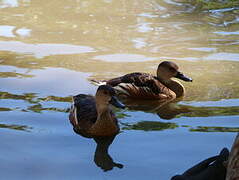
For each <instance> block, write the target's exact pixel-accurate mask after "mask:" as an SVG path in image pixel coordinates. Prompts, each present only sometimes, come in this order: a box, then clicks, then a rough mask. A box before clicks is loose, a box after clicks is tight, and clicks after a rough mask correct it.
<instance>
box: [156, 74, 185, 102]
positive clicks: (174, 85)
mask: <svg viewBox="0 0 239 180" xmlns="http://www.w3.org/2000/svg"><path fill="white" fill-rule="evenodd" d="M158 79H159V81H160V82H161V83H163V84H164V85H165V86H166V87H168V88H169V89H171V90H172V91H173V92H174V93H175V94H176V97H177V98H179V97H182V96H183V95H184V92H185V89H184V87H183V85H182V84H181V83H180V82H178V81H176V80H172V79H167V80H165V79H163V78H159V77H158Z"/></svg>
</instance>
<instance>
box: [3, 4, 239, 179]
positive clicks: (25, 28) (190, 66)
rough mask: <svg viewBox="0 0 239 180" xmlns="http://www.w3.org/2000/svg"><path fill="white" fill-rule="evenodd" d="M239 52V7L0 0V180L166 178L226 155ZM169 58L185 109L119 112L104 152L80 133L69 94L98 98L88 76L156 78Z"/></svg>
mask: <svg viewBox="0 0 239 180" xmlns="http://www.w3.org/2000/svg"><path fill="white" fill-rule="evenodd" d="M238 47H239V9H238V8H228V9H220V10H210V11H203V12H198V11H196V10H195V9H194V7H193V6H191V5H190V4H186V3H182V2H180V1H176V0H175V1H174V0H120V1H119V0H64V1H63V0H51V1H46V0H34V1H31V0H0V133H1V136H0V142H1V148H0V160H1V163H0V169H1V177H4V179H29V180H30V179H33V178H34V179H51V180H52V179H57V180H60V179H83V180H94V179H97V180H101V179H102V180H106V179H107V180H116V179H119V180H122V179H124V180H127V179H139V180H141V179H142V180H144V179H150V180H168V179H170V177H172V176H173V175H175V174H178V173H182V172H183V171H184V170H186V169H187V168H189V167H190V166H192V165H193V164H195V163H197V162H199V161H200V160H202V159H205V158H207V157H209V156H213V155H215V154H217V153H218V152H219V151H220V150H221V149H222V148H223V147H228V148H230V147H231V145H232V143H233V139H234V137H235V135H236V133H235V132H238V131H239V84H238V81H239V76H238V69H239V48H238ZM162 60H171V61H175V62H176V63H177V64H178V65H179V66H180V69H181V71H183V72H184V73H185V74H187V75H188V76H190V77H192V78H193V79H194V81H193V83H184V82H183V84H184V85H185V88H186V95H185V97H184V98H183V99H182V100H181V101H178V102H174V103H171V104H168V105H166V106H163V107H156V110H155V104H149V105H148V106H144V105H142V104H141V106H139V105H138V104H137V103H136V102H135V103H133V104H131V106H129V108H128V109H126V110H119V109H116V110H115V112H116V115H117V117H118V119H119V123H120V126H121V131H122V132H121V133H120V134H119V135H117V136H116V137H115V139H114V140H113V142H112V144H111V145H110V146H109V154H107V152H105V153H102V152H98V150H97V151H96V152H95V150H96V143H95V141H94V140H93V139H86V138H83V137H81V136H79V135H77V134H75V133H74V132H73V130H72V127H71V125H70V123H69V121H68V110H69V107H70V102H71V96H72V95H76V94H78V93H86V94H92V95H94V93H95V91H96V89H97V87H96V86H94V85H93V84H91V83H90V81H89V79H109V78H112V77H116V76H119V75H123V74H125V73H128V72H135V71H142V72H150V73H155V72H156V68H157V65H158V64H159V62H161V61H162ZM152 107H154V108H153V109H152ZM108 145H109V144H108ZM107 148H108V147H106V149H107ZM110 156H111V157H110ZM112 161H114V162H115V163H118V166H119V167H120V168H118V167H114V168H113V165H112V164H113V162H112ZM119 164H120V165H119ZM97 165H98V166H97ZM114 165H115V164H114ZM116 166H117V165H116ZM122 166H123V168H122ZM112 168H113V169H112ZM104 169H105V170H106V169H107V171H104ZM110 169H112V170H110Z"/></svg>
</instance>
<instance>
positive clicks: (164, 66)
mask: <svg viewBox="0 0 239 180" xmlns="http://www.w3.org/2000/svg"><path fill="white" fill-rule="evenodd" d="M172 77H175V78H179V79H182V80H184V81H192V79H191V78H188V77H186V76H184V75H183V74H182V73H181V72H179V71H178V66H177V65H176V64H175V63H174V62H170V61H163V62H162V63H160V64H159V66H158V69H157V76H153V75H151V74H148V73H140V72H134V73H130V74H126V75H124V76H121V77H117V78H114V79H110V80H108V81H103V82H105V83H106V84H107V85H111V86H112V87H114V89H115V90H116V92H117V94H119V95H123V96H126V97H131V98H139V99H163V100H172V99H175V98H176V97H177V98H178V97H181V96H183V95H184V87H183V85H182V84H181V83H179V82H177V81H175V80H172V79H171V78H172ZM93 81H94V82H97V81H95V80H93ZM101 83H102V82H98V84H101Z"/></svg>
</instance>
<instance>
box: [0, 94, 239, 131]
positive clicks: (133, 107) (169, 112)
mask: <svg viewBox="0 0 239 180" xmlns="http://www.w3.org/2000/svg"><path fill="white" fill-rule="evenodd" d="M0 99H1V100H23V101H24V102H26V103H27V105H26V108H25V109H24V108H19V107H18V106H17V105H16V107H0V111H2V112H4V111H15V110H19V111H22V112H35V113H43V112H45V111H52V112H62V113H68V112H69V106H70V102H71V96H67V97H58V96H47V97H38V94H36V93H24V94H21V95H19V94H12V93H8V92H0ZM3 102H4V101H3ZM122 102H123V103H124V104H125V105H126V106H127V108H128V110H127V111H122V110H119V109H114V111H115V113H116V116H117V118H119V119H124V118H125V117H130V116H134V113H136V112H137V111H143V112H146V113H152V114H157V116H158V117H159V119H158V120H159V121H150V120H147V121H145V120H143V121H138V122H135V123H133V124H132V123H128V122H121V123H120V124H121V126H122V129H123V130H143V131H162V130H166V129H175V128H180V127H185V128H188V130H189V131H191V132H238V131H239V127H216V126H196V127H192V126H189V125H187V124H186V125H185V124H184V125H178V124H177V123H175V122H162V121H161V120H173V119H175V118H183V117H190V118H193V117H201V118H203V117H214V116H225V117H226V116H236V115H239V107H238V106H237V105H236V106H235V105H234V106H226V105H225V107H224V106H218V105H217V102H219V101H215V102H214V105H213V106H195V105H193V103H191V104H192V105H188V104H185V103H184V102H185V101H182V102H183V103H182V102H159V101H139V100H129V99H128V100H122ZM187 103H188V102H187ZM16 104H17V103H16ZM203 104H205V103H203ZM3 105H4V103H3ZM130 112H132V113H133V115H132V114H131V113H130ZM185 123H187V122H185ZM5 127H6V128H12V129H18V130H27V129H28V128H27V127H25V126H19V128H15V127H18V126H8V125H5Z"/></svg>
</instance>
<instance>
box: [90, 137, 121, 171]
mask: <svg viewBox="0 0 239 180" xmlns="http://www.w3.org/2000/svg"><path fill="white" fill-rule="evenodd" d="M114 139H115V136H108V137H107V136H106V137H97V138H94V140H95V142H96V144H97V146H96V150H95V156H94V162H95V164H96V165H97V166H98V167H100V168H101V169H102V170H104V171H109V170H112V169H113V168H114V167H118V168H120V169H121V168H123V167H124V166H123V165H122V164H120V163H116V162H114V160H113V159H112V157H111V156H110V155H109V153H108V149H109V146H110V145H111V144H112V142H113V141H114Z"/></svg>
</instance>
